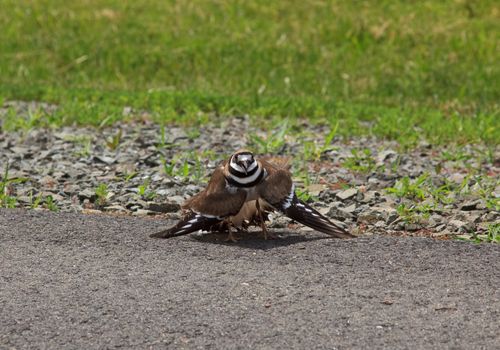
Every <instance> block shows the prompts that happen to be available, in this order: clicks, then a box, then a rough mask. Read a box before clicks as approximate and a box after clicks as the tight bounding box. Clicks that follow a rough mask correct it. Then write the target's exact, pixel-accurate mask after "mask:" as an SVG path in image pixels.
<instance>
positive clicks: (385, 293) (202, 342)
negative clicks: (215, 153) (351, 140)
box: [0, 209, 500, 349]
mask: <svg viewBox="0 0 500 350" xmlns="http://www.w3.org/2000/svg"><path fill="white" fill-rule="evenodd" d="M164 226H165V222H164V221H161V220H153V219H140V218H132V217H110V216H90V215H79V214H53V213H47V212H35V211H21V210H6V209H1V210H0V348H1V349H5V348H7V349H9V348H23V349H24V348H36V349H44V348H47V349H96V348H100V349H103V348H106V349H107V348H118V347H121V348H127V349H128V348H136V349H145V348H155V349H156V348H166V347H169V348H176V349H177V348H213V349H225V348H231V349H235V348H251V349H276V348H280V349H306V348H318V349H320V348H328V349H334V348H337V349H351V348H358V349H381V348H384V349H391V348H392V349H447V348H450V349H451V348H453V349H494V348H496V349H498V348H499V347H500V333H499V329H500V291H499V286H500V246H498V245H486V244H484V245H474V244H471V243H462V242H452V241H434V240H431V239H425V238H395V237H365V238H358V239H355V240H335V239H330V238H324V236H323V235H320V234H314V233H311V234H307V235H297V234H292V233H284V234H283V237H282V238H280V239H276V240H270V241H264V240H262V239H260V238H256V237H253V236H247V237H245V238H244V239H242V240H241V241H240V242H238V243H236V244H227V243H224V242H223V240H222V237H220V236H219V235H206V236H203V237H202V238H195V237H193V236H187V237H180V238H174V239H170V240H154V239H150V238H149V237H148V234H149V233H151V232H154V231H156V230H159V229H161V228H164Z"/></svg>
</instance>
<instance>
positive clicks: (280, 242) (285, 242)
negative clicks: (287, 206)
mask: <svg viewBox="0 0 500 350" xmlns="http://www.w3.org/2000/svg"><path fill="white" fill-rule="evenodd" d="M273 233H274V234H275V235H276V237H274V238H271V239H264V237H263V236H262V234H261V233H260V232H247V233H237V234H235V236H236V239H237V241H236V242H231V241H227V233H222V232H210V233H205V234H202V235H199V236H191V238H192V239H194V240H197V241H199V242H204V243H211V244H218V245H227V246H233V247H234V246H237V247H242V248H247V249H260V250H268V249H274V248H279V247H286V246H290V245H294V244H299V243H303V242H310V241H317V240H322V239H331V237H328V236H326V237H324V236H316V235H315V236H305V235H304V234H299V233H296V232H292V231H280V232H273Z"/></svg>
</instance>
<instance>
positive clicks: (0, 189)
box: [0, 163, 29, 208]
mask: <svg viewBox="0 0 500 350" xmlns="http://www.w3.org/2000/svg"><path fill="white" fill-rule="evenodd" d="M28 180H29V179H28V178H24V177H22V178H9V164H8V163H7V164H6V166H5V171H4V173H3V175H2V177H1V178H0V207H4V208H15V207H16V205H17V198H16V197H15V196H12V195H11V192H12V186H13V185H14V184H16V183H22V182H26V181H28Z"/></svg>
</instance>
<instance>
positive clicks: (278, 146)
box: [249, 119, 290, 154]
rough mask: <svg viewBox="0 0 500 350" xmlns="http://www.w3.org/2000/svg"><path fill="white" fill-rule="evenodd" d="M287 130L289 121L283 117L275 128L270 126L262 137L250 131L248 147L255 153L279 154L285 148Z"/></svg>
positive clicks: (288, 130) (288, 129)
mask: <svg viewBox="0 0 500 350" xmlns="http://www.w3.org/2000/svg"><path fill="white" fill-rule="evenodd" d="M289 132H290V126H289V121H288V120H287V119H285V120H284V121H283V122H281V123H280V125H279V126H278V127H277V128H271V129H270V131H269V132H268V133H267V135H266V136H264V137H262V136H259V135H257V134H256V133H250V135H249V137H250V147H251V148H252V149H253V150H254V151H255V152H256V153H257V154H279V153H281V152H283V150H284V149H285V146H286V136H287V135H288V134H289Z"/></svg>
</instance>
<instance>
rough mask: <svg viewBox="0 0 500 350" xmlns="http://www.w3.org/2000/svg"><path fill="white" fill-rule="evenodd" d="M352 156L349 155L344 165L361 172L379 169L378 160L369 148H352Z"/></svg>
mask: <svg viewBox="0 0 500 350" xmlns="http://www.w3.org/2000/svg"><path fill="white" fill-rule="evenodd" d="M351 154H352V157H348V158H347V159H346V160H345V161H344V163H342V166H343V167H345V168H347V169H351V170H353V171H357V172H360V173H370V172H373V171H375V170H377V165H376V164H377V162H376V161H375V159H374V158H373V156H372V151H371V150H370V149H368V148H365V149H363V150H357V149H352V150H351Z"/></svg>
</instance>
